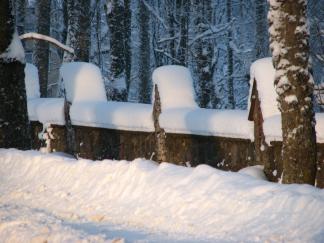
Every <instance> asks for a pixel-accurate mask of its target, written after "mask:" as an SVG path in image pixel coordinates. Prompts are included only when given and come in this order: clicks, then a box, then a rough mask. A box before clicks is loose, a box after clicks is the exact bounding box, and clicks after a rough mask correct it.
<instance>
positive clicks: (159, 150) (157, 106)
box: [153, 84, 167, 162]
mask: <svg viewBox="0 0 324 243" xmlns="http://www.w3.org/2000/svg"><path fill="white" fill-rule="evenodd" d="M154 94H155V95H154V105H153V120H154V130H155V138H156V142H155V153H156V161H157V162H165V161H166V153H167V147H166V134H165V131H164V129H163V128H161V127H160V123H159V116H160V114H161V112H162V110H161V99H160V94H159V90H158V86H157V85H156V84H155V85H154Z"/></svg>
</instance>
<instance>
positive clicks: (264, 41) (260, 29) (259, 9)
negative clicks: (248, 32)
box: [255, 0, 269, 59]
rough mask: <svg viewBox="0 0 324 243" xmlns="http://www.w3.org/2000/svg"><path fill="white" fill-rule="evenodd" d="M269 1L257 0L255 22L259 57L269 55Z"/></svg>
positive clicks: (256, 54)
mask: <svg viewBox="0 0 324 243" xmlns="http://www.w3.org/2000/svg"><path fill="white" fill-rule="evenodd" d="M266 6H267V1H266V0H256V1H255V24H256V29H255V32H256V42H255V52H256V53H255V57H256V58H257V59H260V58H263V57H267V56H268V55H269V38H268V33H267V29H268V24H267V10H266V9H267V8H266Z"/></svg>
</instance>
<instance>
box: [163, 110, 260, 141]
mask: <svg viewBox="0 0 324 243" xmlns="http://www.w3.org/2000/svg"><path fill="white" fill-rule="evenodd" d="M246 117H247V111H244V110H212V109H201V108H196V109H191V108H178V109H167V110H164V111H163V112H162V113H161V115H160V126H161V127H163V128H164V129H165V131H166V132H169V133H179V134H195V135H203V136H220V137H231V138H243V139H251V140H253V137H254V135H253V122H250V121H248V120H247V119H246Z"/></svg>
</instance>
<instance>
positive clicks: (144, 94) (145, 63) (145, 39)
mask: <svg viewBox="0 0 324 243" xmlns="http://www.w3.org/2000/svg"><path fill="white" fill-rule="evenodd" d="M149 19H150V16H149V12H148V10H147V8H146V7H145V5H144V3H143V1H140V3H139V37H140V47H139V79H140V86H139V89H140V90H139V102H141V103H150V101H151V92H150V86H151V85H150V80H151V70H150V36H149V22H150V20H149Z"/></svg>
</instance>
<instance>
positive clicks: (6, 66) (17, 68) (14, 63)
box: [0, 0, 31, 149]
mask: <svg viewBox="0 0 324 243" xmlns="http://www.w3.org/2000/svg"><path fill="white" fill-rule="evenodd" d="M15 31H16V30H15V20H14V16H13V15H12V1H9V0H3V1H1V2H0V36H1V38H0V147H3V148H18V149H30V147H31V140H30V129H29V121H28V114H27V102H26V89H25V81H24V78H25V73H24V68H25V64H24V63H23V60H21V57H16V56H13V55H12V54H10V46H9V45H10V43H11V42H12V41H13V38H18V35H17V33H15ZM16 41H17V40H16ZM18 41H19V40H18ZM21 48H22V47H21ZM22 50H23V49H22Z"/></svg>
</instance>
